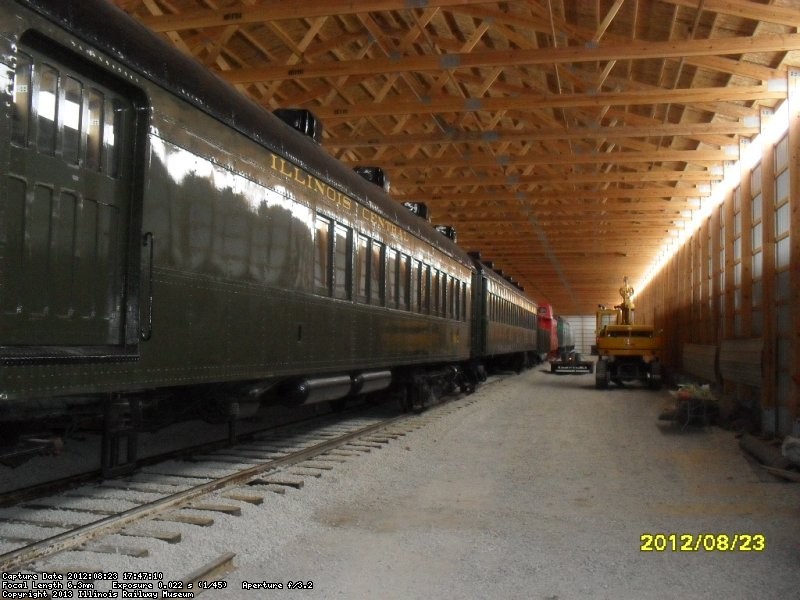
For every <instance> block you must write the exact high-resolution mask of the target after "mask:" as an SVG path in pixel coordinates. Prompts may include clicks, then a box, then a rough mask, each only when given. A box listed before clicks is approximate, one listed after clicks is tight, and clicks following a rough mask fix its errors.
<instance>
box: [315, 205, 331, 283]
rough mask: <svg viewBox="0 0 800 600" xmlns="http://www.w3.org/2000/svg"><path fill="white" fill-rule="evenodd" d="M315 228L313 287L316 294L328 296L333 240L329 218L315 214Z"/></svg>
mask: <svg viewBox="0 0 800 600" xmlns="http://www.w3.org/2000/svg"><path fill="white" fill-rule="evenodd" d="M315 228H316V235H315V239H314V247H315V256H314V289H315V290H316V292H317V293H318V294H322V295H325V296H328V295H330V292H331V287H330V284H331V274H330V269H331V249H332V248H331V247H332V245H333V244H332V242H333V240H332V238H331V234H330V231H331V220H330V219H327V218H325V217H323V216H320V215H317V218H316V222H315Z"/></svg>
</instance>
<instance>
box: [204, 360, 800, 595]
mask: <svg viewBox="0 0 800 600" xmlns="http://www.w3.org/2000/svg"><path fill="white" fill-rule="evenodd" d="M477 393H478V394H480V397H481V400H482V401H481V402H479V403H476V404H472V405H469V406H467V407H465V408H463V409H462V410H459V411H456V412H455V413H453V414H451V415H449V416H446V417H443V418H442V419H440V420H438V421H436V422H435V423H433V424H431V425H429V426H428V427H426V428H424V429H422V430H419V431H417V432H415V433H413V434H411V435H409V436H408V437H407V438H405V439H404V440H401V441H399V442H395V443H393V444H392V445H391V446H390V448H389V449H385V450H381V451H379V452H375V453H372V454H371V455H368V456H365V457H362V458H360V459H358V460H356V461H353V462H352V463H351V464H349V465H348V467H347V468H346V469H341V470H340V469H338V468H337V469H336V470H334V471H333V473H331V474H330V475H326V476H323V478H321V479H320V480H318V481H314V482H311V483H310V484H309V485H307V487H306V488H305V489H303V490H301V491H300V492H299V493H297V494H295V495H294V498H293V500H292V510H291V513H292V515H293V517H294V518H293V519H291V518H290V521H293V525H294V526H295V527H296V528H295V527H292V528H291V529H290V530H289V531H287V530H285V529H282V528H279V531H280V537H276V536H272V535H270V527H269V526H268V525H272V526H274V525H275V524H274V523H272V522H270V523H267V524H265V528H264V538H262V539H257V538H258V537H260V536H253V538H252V539H251V538H248V539H251V541H250V542H249V545H246V546H245V547H241V548H238V549H237V550H236V551H237V552H238V553H239V554H238V556H237V565H238V569H237V571H236V572H234V573H232V574H230V575H229V576H228V585H229V588H228V590H227V591H226V592H224V593H219V596H220V597H226V598H238V597H245V596H247V594H246V593H245V592H243V591H242V581H243V580H245V581H250V582H262V581H266V582H282V583H283V584H284V585H286V583H287V582H288V581H297V580H302V581H313V585H314V590H313V592H312V591H310V590H302V591H292V592H288V593H287V592H286V591H285V590H284V591H283V592H281V593H280V597H298V598H306V597H311V596H312V595H313V596H314V597H319V598H431V597H449V598H537V599H539V598H540V599H556V598H558V599H569V598H615V599H626V598H636V599H640V598H743V599H745V598H747V599H751V598H782V599H783V598H796V597H798V590H800V571H798V568H797V567H798V558H800V544H799V543H798V542H799V541H800V540H798V524H799V523H800V509H799V508H798V507H799V506H800V504H799V503H798V500H800V486H797V485H794V484H785V483H780V482H774V481H772V480H771V479H770V478H765V477H762V476H761V474H760V473H758V472H757V470H756V467H753V466H752V465H751V464H750V463H749V462H748V460H746V458H745V457H744V456H743V455H742V453H741V452H740V451H739V449H738V444H737V441H736V439H735V438H734V436H733V435H732V434H731V433H729V432H724V431H721V430H719V429H716V428H714V429H705V430H687V431H680V430H675V429H674V428H673V427H671V426H670V425H666V427H665V426H664V425H665V424H663V423H661V424H660V423H659V422H657V420H656V417H657V415H658V413H659V412H660V410H661V408H662V407H663V406H664V405H665V404H667V403H668V402H669V399H670V397H669V396H668V395H667V394H666V393H665V392H662V393H653V392H648V391H646V390H639V389H636V390H634V389H624V390H620V389H610V390H608V391H597V390H595V389H594V388H593V379H592V377H591V376H590V375H570V376H563V375H562V376H556V375H551V374H550V373H547V372H544V371H543V370H540V369H536V370H533V371H529V372H527V373H525V374H523V375H522V376H519V377H510V378H505V379H503V380H502V381H499V382H496V383H494V384H491V385H488V386H485V387H483V388H481V389H480V390H479V392H477ZM268 520H269V519H268ZM284 524H285V523H284ZM645 533H665V534H670V533H675V534H677V535H678V536H680V535H681V534H692V535H697V534H701V533H713V534H722V533H726V534H728V535H731V536H732V535H733V534H736V533H739V534H742V533H746V534H763V535H764V536H765V538H766V550H765V551H764V552H727V553H723V552H719V551H711V552H708V551H702V550H701V551H699V552H673V551H666V552H641V551H640V536H641V535H642V534H645ZM680 541H681V540H680V538H678V540H677V544H678V545H680ZM668 545H669V544H668ZM262 593H263V592H262ZM217 595H218V593H217V592H215V593H214V596H215V597H216V596H217Z"/></svg>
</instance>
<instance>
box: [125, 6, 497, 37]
mask: <svg viewBox="0 0 800 600" xmlns="http://www.w3.org/2000/svg"><path fill="white" fill-rule="evenodd" d="M485 1H486V0H425V2H424V3H422V4H420V5H419V8H436V7H447V6H465V5H469V4H483V3H485ZM416 6H417V5H416V3H413V2H411V3H409V2H408V0H358V2H353V0H303V3H302V5H298V4H296V3H294V2H286V0H263V1H262V2H261V3H259V4H258V5H255V6H248V5H245V4H242V3H240V4H239V5H237V6H235V7H226V8H217V9H198V10H185V11H183V12H180V13H177V14H172V15H159V16H152V17H143V18H141V19H140V20H141V21H142V23H144V24H145V25H146V26H147V27H149V28H150V29H152V30H153V31H159V32H161V31H182V30H185V29H207V28H210V27H223V26H227V25H231V24H236V25H243V24H246V23H263V22H265V21H278V20H281V19H299V18H304V19H307V18H312V17H332V16H341V15H352V14H360V13H368V12H382V11H388V10H408V9H409V8H415V7H416Z"/></svg>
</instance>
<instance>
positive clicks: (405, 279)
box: [397, 253, 411, 310]
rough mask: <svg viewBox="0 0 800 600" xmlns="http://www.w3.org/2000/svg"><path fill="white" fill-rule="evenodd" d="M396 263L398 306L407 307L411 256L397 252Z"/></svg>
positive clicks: (405, 308) (406, 308)
mask: <svg viewBox="0 0 800 600" xmlns="http://www.w3.org/2000/svg"><path fill="white" fill-rule="evenodd" d="M398 257H399V259H398V263H397V298H398V308H401V309H403V310H408V309H409V288H410V286H411V258H410V257H409V256H408V255H407V254H402V253H400V254H398Z"/></svg>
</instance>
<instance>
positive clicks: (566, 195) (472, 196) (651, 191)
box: [396, 188, 711, 205]
mask: <svg viewBox="0 0 800 600" xmlns="http://www.w3.org/2000/svg"><path fill="white" fill-rule="evenodd" d="M710 195H711V190H710V189H707V190H700V189H696V188H688V189H687V188H641V189H624V188H610V189H605V190H585V189H572V190H569V191H555V192H553V191H546V192H543V191H539V190H536V191H521V190H520V191H511V192H502V191H498V190H492V191H491V192H486V191H477V192H452V193H447V194H444V193H440V192H437V193H433V194H427V195H425V196H416V195H408V196H400V195H398V196H397V197H396V199H397V200H400V201H402V202H428V203H431V204H437V203H439V202H450V203H455V202H486V201H487V200H491V201H493V202H496V201H501V200H506V201H509V202H510V201H514V200H516V201H520V202H526V203H529V202H534V203H535V205H538V204H539V203H541V202H542V201H545V200H562V201H566V200H568V201H569V202H570V204H575V203H577V202H579V201H580V200H606V199H609V198H610V199H625V200H628V199H634V200H635V199H638V198H699V197H701V196H710Z"/></svg>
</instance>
